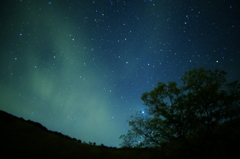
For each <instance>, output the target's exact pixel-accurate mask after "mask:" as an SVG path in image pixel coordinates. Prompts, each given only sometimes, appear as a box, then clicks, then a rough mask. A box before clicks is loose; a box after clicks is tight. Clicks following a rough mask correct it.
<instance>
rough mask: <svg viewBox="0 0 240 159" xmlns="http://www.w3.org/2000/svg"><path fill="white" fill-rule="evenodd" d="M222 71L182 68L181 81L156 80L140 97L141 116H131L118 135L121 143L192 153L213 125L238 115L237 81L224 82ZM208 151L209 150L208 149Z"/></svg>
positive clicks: (200, 146) (207, 139)
mask: <svg viewBox="0 0 240 159" xmlns="http://www.w3.org/2000/svg"><path fill="white" fill-rule="evenodd" d="M225 75H226V72H224V71H219V70H205V69H203V68H199V69H193V70H191V71H188V72H185V74H184V75H183V77H182V81H183V85H182V86H181V87H177V83H176V82H169V83H167V84H165V83H162V82H159V83H158V85H157V87H156V88H154V89H153V90H152V91H151V92H146V93H144V94H143V95H142V97H141V99H142V100H143V102H144V104H145V105H146V106H147V109H146V111H145V112H147V113H148V116H144V115H143V114H142V113H141V112H137V113H136V114H135V115H133V116H131V120H130V121H129V125H130V126H131V130H129V131H128V133H127V134H125V135H121V136H120V138H121V139H123V142H122V144H121V146H122V147H146V146H148V147H149V146H153V147H164V145H165V144H166V143H174V148H175V149H186V150H188V151H190V152H191V154H192V155H194V154H196V153H197V152H199V151H202V150H203V149H204V147H206V145H211V144H213V142H214V129H215V128H216V127H217V126H218V125H220V124H222V123H224V122H227V121H231V120H234V119H236V118H238V117H239V116H240V107H239V102H240V85H239V82H238V81H234V82H230V83H227V80H226V77H225ZM209 151H210V150H209Z"/></svg>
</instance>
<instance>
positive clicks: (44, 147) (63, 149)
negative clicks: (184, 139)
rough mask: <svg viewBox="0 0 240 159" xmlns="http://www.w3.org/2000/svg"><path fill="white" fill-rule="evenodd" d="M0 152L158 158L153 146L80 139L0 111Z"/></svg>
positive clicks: (15, 154)
mask: <svg viewBox="0 0 240 159" xmlns="http://www.w3.org/2000/svg"><path fill="white" fill-rule="evenodd" d="M0 127H1V131H0V140H1V151H0V152H1V156H2V155H4V156H6V155H7V156H8V157H10V156H18V157H25V158H83V159H85V158H86V159H88V158H89V159H92V158H114V159H118V158H119V159H120V158H124V159H128V158H129V159H130V158H131V159H133V158H138V159H141V158H142V159H143V158H151V159H153V158H155V157H156V158H158V157H157V156H158V155H156V150H151V151H150V150H139V149H138V150H127V149H125V150H123V149H116V148H108V147H103V146H92V145H88V144H83V143H80V140H79V141H77V140H76V139H72V138H70V137H68V136H65V135H63V134H60V133H57V132H52V131H48V130H47V129H46V128H45V127H43V126H42V125H41V124H39V123H36V122H32V121H25V120H24V119H22V118H18V117H15V116H13V115H10V114H8V113H6V112H3V111H0ZM0 158H1V157H0Z"/></svg>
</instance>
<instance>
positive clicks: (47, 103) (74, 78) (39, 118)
mask: <svg viewBox="0 0 240 159" xmlns="http://www.w3.org/2000/svg"><path fill="white" fill-rule="evenodd" d="M0 6H1V7H0V12H1V18H0V109H1V110H3V111H6V112H8V113H11V114H13V115H16V116H18V117H22V118H24V119H26V120H32V121H35V122H39V123H41V124H42V125H44V126H45V127H47V128H48V129H49V130H52V131H57V132H61V133H62V134H65V135H68V136H70V137H74V138H77V139H81V140H82V141H86V142H89V141H91V142H96V143H97V145H99V144H102V143H103V144H104V145H106V146H115V147H118V146H119V144H120V143H121V140H120V139H119V136H120V135H121V134H125V133H126V132H127V130H128V129H129V127H128V123H127V120H129V119H130V116H131V115H132V114H135V112H136V111H142V110H144V109H145V106H144V105H143V102H142V101H141V95H142V94H143V93H144V92H147V91H151V90H152V89H153V88H154V87H155V86H156V84H157V82H168V81H176V82H178V83H179V84H181V83H180V77H181V76H182V75H183V73H184V72H185V71H189V70H192V69H194V68H199V67H205V68H207V69H220V70H225V71H227V72H228V74H227V79H228V80H230V81H232V80H237V79H240V78H239V77H240V75H239V69H240V43H239V42H240V1H238V0H52V1H46V0H7V1H3V2H1V5H0Z"/></svg>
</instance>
